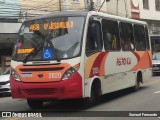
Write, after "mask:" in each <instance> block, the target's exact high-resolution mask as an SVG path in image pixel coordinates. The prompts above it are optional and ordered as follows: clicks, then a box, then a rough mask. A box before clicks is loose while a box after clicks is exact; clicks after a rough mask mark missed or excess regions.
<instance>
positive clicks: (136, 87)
mask: <svg viewBox="0 0 160 120" xmlns="http://www.w3.org/2000/svg"><path fill="white" fill-rule="evenodd" d="M141 82H142V74H141V73H140V72H139V73H138V74H137V79H136V82H135V86H134V87H133V91H138V90H139V89H140V83H141Z"/></svg>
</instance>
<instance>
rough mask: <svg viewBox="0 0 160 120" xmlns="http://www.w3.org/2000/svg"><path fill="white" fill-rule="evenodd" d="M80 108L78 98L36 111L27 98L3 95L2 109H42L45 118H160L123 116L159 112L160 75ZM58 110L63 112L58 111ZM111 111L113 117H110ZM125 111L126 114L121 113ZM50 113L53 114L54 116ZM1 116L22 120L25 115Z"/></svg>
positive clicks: (53, 103) (145, 119) (49, 105)
mask: <svg viewBox="0 0 160 120" xmlns="http://www.w3.org/2000/svg"><path fill="white" fill-rule="evenodd" d="M79 108H80V107H79V106H78V103H77V102H74V101H67V102H64V101H63V102H56V103H55V102H47V103H45V105H44V106H43V108H41V109H40V110H38V111H32V110H30V108H29V107H28V105H27V102H26V100H22V99H18V100H17V99H12V98H11V97H1V98H0V111H18V112H20V111H23V112H25V111H27V112H41V113H42V116H47V117H46V118H41V119H53V117H54V119H55V120H72V119H79V120H82V119H87V120H90V119H92V120H93V119H95V120H99V119H100V120H101V119H102V120H160V118H158V117H123V116H124V115H126V114H127V115H128V114H133V113H134V111H135V112H137V113H140V114H143V112H144V113H147V112H148V111H151V113H154V111H155V113H156V114H157V112H156V111H160V76H154V77H153V78H152V79H151V80H150V81H149V82H148V83H147V84H144V85H143V86H142V88H141V89H140V90H139V91H137V92H133V91H131V89H125V90H122V91H118V92H115V93H112V94H107V95H105V96H103V101H102V102H101V103H99V104H98V105H95V106H92V107H90V108H86V109H83V110H80V109H79ZM57 110H58V111H60V112H58V113H57V112H54V111H57ZM64 110H65V112H64ZM66 111H68V112H66ZM119 111H122V112H119ZM124 111H127V112H124ZM129 111H130V112H129ZM158 113H160V112H158ZM107 115H110V116H112V117H106V116H107ZM121 115H122V117H120V116H121ZM159 115H160V114H159ZM49 116H52V118H51V117H49ZM117 116H119V117H117ZM0 119H3V120H19V119H22V118H0ZM23 119H24V118H23ZM25 119H30V118H25ZM32 119H33V118H32ZM35 119H36V118H35ZM37 119H39V118H37Z"/></svg>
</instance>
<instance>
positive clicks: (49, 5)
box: [20, 0, 60, 16]
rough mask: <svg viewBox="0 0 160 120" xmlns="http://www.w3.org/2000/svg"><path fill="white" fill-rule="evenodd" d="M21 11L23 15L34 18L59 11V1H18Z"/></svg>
mask: <svg viewBox="0 0 160 120" xmlns="http://www.w3.org/2000/svg"><path fill="white" fill-rule="evenodd" d="M20 7H21V11H22V13H23V14H24V15H26V13H27V15H28V16H32V15H33V16H34V15H39V14H45V13H49V12H51V11H59V10H60V7H59V0H20Z"/></svg>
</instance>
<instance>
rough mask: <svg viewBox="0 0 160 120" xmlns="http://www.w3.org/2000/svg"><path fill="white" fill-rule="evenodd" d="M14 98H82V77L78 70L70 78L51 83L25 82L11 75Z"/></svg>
mask: <svg viewBox="0 0 160 120" xmlns="http://www.w3.org/2000/svg"><path fill="white" fill-rule="evenodd" d="M10 83H11V93H12V98H27V99H28V98H31V99H78V98H82V78H81V76H80V75H79V74H78V73H77V72H76V73H75V74H74V75H73V76H71V77H70V78H69V79H68V80H64V81H59V82H49V83H24V82H19V81H16V80H14V78H13V77H12V76H10Z"/></svg>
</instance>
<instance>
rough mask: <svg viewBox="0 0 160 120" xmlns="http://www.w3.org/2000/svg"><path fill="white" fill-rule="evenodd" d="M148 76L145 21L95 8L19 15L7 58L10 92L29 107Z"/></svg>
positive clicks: (90, 95)
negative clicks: (26, 16) (23, 18)
mask: <svg viewBox="0 0 160 120" xmlns="http://www.w3.org/2000/svg"><path fill="white" fill-rule="evenodd" d="M151 76H152V53H151V44H150V38H149V35H148V27H147V23H146V22H142V21H138V20H132V19H128V18H123V17H118V16H114V15H109V14H105V13H101V12H95V11H88V12H87V11H68V12H56V13H51V14H47V15H43V16H38V17H35V18H32V19H30V20H26V21H24V23H23V24H22V26H21V28H20V30H19V32H18V38H17V42H16V43H15V46H14V50H13V54H12V60H11V75H10V83H11V93H12V98H23V99H26V100H27V104H28V105H29V107H30V108H31V109H36V108H39V107H41V106H42V105H43V103H44V101H46V100H50V99H51V100H66V99H80V100H84V101H86V103H88V104H93V103H96V101H98V99H99V97H100V96H101V95H104V94H107V93H110V92H114V91H118V90H121V89H124V88H129V87H132V88H134V89H135V90H138V89H139V88H140V86H141V84H142V83H145V82H146V81H147V80H149V79H150V78H151Z"/></svg>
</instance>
